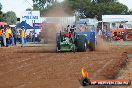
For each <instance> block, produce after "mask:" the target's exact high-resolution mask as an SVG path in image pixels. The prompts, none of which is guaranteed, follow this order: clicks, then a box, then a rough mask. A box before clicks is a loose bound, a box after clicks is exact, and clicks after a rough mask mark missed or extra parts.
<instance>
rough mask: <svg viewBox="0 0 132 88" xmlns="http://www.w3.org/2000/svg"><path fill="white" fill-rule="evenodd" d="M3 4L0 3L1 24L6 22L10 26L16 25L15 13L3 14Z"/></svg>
mask: <svg viewBox="0 0 132 88" xmlns="http://www.w3.org/2000/svg"><path fill="white" fill-rule="evenodd" d="M1 10H2V4H1V3H0V22H6V23H8V24H9V25H12V24H16V21H17V18H16V14H15V12H13V11H8V12H6V13H4V12H2V11H1Z"/></svg>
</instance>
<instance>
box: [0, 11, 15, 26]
mask: <svg viewBox="0 0 132 88" xmlns="http://www.w3.org/2000/svg"><path fill="white" fill-rule="evenodd" d="M3 19H4V21H5V22H7V23H8V24H9V25H12V24H16V14H15V12H13V11H8V12H7V13H5V14H4V15H3Z"/></svg>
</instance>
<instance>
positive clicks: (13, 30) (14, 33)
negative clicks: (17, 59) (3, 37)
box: [12, 28, 17, 45]
mask: <svg viewBox="0 0 132 88" xmlns="http://www.w3.org/2000/svg"><path fill="white" fill-rule="evenodd" d="M12 35H13V40H14V41H13V42H14V45H16V40H17V31H16V29H15V28H12Z"/></svg>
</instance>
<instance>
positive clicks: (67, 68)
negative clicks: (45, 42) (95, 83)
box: [0, 46, 132, 88]
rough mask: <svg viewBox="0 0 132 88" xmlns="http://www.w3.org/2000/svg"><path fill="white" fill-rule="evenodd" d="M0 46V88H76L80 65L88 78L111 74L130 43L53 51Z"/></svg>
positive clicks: (114, 71)
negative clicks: (86, 49) (82, 49)
mask: <svg viewBox="0 0 132 88" xmlns="http://www.w3.org/2000/svg"><path fill="white" fill-rule="evenodd" d="M0 49H1V50H0V88H79V87H80V84H79V81H78V80H79V78H80V77H81V68H82V67H84V69H85V70H87V71H88V72H89V74H90V78H91V79H108V78H110V79H111V78H115V77H114V76H115V74H117V73H118V71H119V68H120V67H121V65H123V64H124V63H123V62H124V61H125V60H126V58H127V57H126V52H127V53H132V47H131V46H129V47H112V48H110V50H109V51H102V52H99V51H96V52H89V51H88V52H85V53H81V52H80V53H72V52H69V53H57V54H56V53H54V52H53V51H51V50H53V49H49V48H45V47H36V48H34V47H24V48H21V47H9V48H0ZM45 50H46V51H48V52H47V53H46V51H45ZM124 52H125V53H124Z"/></svg>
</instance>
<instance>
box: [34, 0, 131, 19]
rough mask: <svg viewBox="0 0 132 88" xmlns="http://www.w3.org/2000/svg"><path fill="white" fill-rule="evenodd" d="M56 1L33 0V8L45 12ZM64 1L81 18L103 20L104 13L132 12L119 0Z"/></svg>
mask: <svg viewBox="0 0 132 88" xmlns="http://www.w3.org/2000/svg"><path fill="white" fill-rule="evenodd" d="M56 2H57V0H33V8H34V10H40V11H41V12H44V11H46V10H47V9H48V8H51V7H52V6H53V5H54V3H56ZM64 3H66V4H67V7H69V8H70V9H71V12H72V13H73V14H74V15H77V16H79V17H81V18H85V17H87V18H93V17H97V18H98V20H101V17H102V15H119V14H122V15H129V14H132V11H130V10H129V9H128V7H127V6H126V5H124V4H122V3H120V2H118V0H65V1H64V2H63V3H62V4H64Z"/></svg>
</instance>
